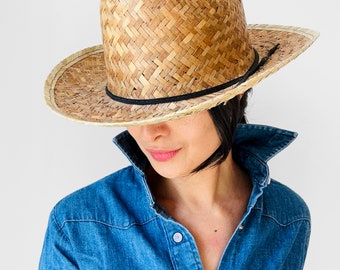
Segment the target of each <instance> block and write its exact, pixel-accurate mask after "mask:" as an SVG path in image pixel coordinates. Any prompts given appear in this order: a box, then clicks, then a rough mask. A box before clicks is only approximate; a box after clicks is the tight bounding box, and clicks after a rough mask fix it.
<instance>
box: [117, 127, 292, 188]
mask: <svg viewBox="0 0 340 270" xmlns="http://www.w3.org/2000/svg"><path fill="white" fill-rule="evenodd" d="M296 137H297V133H295V132H291V131H288V130H283V129H279V128H275V127H271V126H265V125H254V124H239V125H238V127H237V129H236V132H235V136H234V140H233V147H232V149H233V151H232V152H233V158H234V160H235V161H236V162H237V163H239V164H240V165H241V166H242V167H243V168H244V169H245V170H247V171H248V172H249V173H250V174H251V178H252V179H253V182H254V181H256V182H257V184H259V185H262V186H265V185H266V184H268V182H269V172H268V168H267V162H268V160H269V159H271V158H272V157H274V156H275V155H276V154H277V153H279V152H280V151H282V150H283V149H284V148H286V147H287V146H288V145H289V144H290V143H291V142H292V141H293V140H294V139H295V138H296ZM113 141H114V143H115V144H116V145H117V146H118V147H119V148H120V150H121V151H122V152H123V153H124V154H125V155H126V157H127V158H128V159H129V160H130V162H131V163H132V164H133V165H134V167H135V168H137V169H138V170H139V171H141V172H143V171H144V170H145V168H146V166H147V165H148V164H149V161H148V160H147V158H146V157H145V155H144V154H143V153H142V151H141V150H140V149H139V147H138V145H137V143H136V142H135V140H134V139H133V138H132V136H131V135H130V134H129V133H128V131H124V132H122V133H120V134H119V135H117V136H116V137H115V138H114V139H113ZM254 179H255V180H254Z"/></svg>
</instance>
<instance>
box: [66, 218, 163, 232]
mask: <svg viewBox="0 0 340 270" xmlns="http://www.w3.org/2000/svg"><path fill="white" fill-rule="evenodd" d="M155 219H157V217H153V218H151V219H149V220H147V221H145V222H133V223H130V224H129V225H126V226H118V225H114V224H110V223H107V222H104V221H100V220H95V219H66V220H64V221H63V222H62V224H61V225H60V226H59V229H60V230H62V229H63V228H64V227H65V225H66V224H67V223H97V224H101V225H104V226H107V227H110V228H115V229H120V230H127V229H130V228H131V227H134V226H144V225H146V224H148V223H149V222H152V221H153V220H155Z"/></svg>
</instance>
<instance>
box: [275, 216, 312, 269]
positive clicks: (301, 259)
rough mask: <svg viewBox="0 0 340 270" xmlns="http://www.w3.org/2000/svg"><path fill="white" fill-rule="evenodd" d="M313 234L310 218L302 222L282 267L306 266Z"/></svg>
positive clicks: (298, 267) (299, 267) (297, 267)
mask: <svg viewBox="0 0 340 270" xmlns="http://www.w3.org/2000/svg"><path fill="white" fill-rule="evenodd" d="M310 234H311V223H310V220H308V221H303V222H301V225H300V228H299V230H298V232H297V234H296V237H295V239H294V242H293V243H292V247H291V251H290V252H289V255H288V258H287V259H286V260H285V265H284V266H283V267H282V269H296V270H302V269H303V267H304V263H305V259H306V255H307V250H308V245H309V239H310Z"/></svg>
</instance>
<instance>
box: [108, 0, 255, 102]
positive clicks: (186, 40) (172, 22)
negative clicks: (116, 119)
mask: <svg viewBox="0 0 340 270" xmlns="http://www.w3.org/2000/svg"><path fill="white" fill-rule="evenodd" d="M101 26H102V36H103V48H104V58H105V64H106V71H107V79H108V89H109V90H110V91H111V92H112V93H113V94H114V95H117V96H120V97H123V98H133V99H153V98H166V97H173V96H178V95H183V94H188V93H193V92H196V91H200V90H202V89H205V88H209V87H213V86H216V85H219V84H223V83H225V82H227V81H230V80H232V79H234V78H237V77H239V76H242V75H243V74H244V73H245V72H246V71H247V70H248V69H249V67H250V66H251V64H252V62H253V59H254V56H253V50H252V46H251V44H250V41H249V36H248V33H247V28H246V20H245V16H244V10H243V6H242V3H241V1H240V0H228V1H225V0H210V1H207V0H167V1H159V0H158V1H156V0H145V1H143V0H102V1H101Z"/></svg>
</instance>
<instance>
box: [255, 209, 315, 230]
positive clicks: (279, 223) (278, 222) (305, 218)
mask: <svg viewBox="0 0 340 270" xmlns="http://www.w3.org/2000/svg"><path fill="white" fill-rule="evenodd" d="M253 209H254V210H258V211H262V209H260V208H253ZM261 216H262V217H266V218H270V219H272V220H273V221H274V222H275V223H276V224H278V225H280V226H281V227H286V226H290V225H292V224H293V223H296V222H300V221H306V222H310V218H309V217H304V216H302V217H299V218H296V219H293V220H291V221H289V222H286V223H283V222H280V221H279V220H278V219H277V218H276V217H274V216H272V215H269V214H261Z"/></svg>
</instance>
